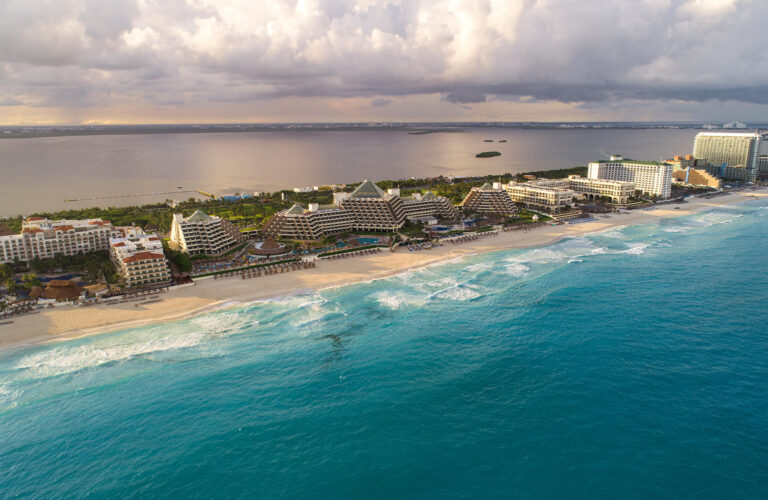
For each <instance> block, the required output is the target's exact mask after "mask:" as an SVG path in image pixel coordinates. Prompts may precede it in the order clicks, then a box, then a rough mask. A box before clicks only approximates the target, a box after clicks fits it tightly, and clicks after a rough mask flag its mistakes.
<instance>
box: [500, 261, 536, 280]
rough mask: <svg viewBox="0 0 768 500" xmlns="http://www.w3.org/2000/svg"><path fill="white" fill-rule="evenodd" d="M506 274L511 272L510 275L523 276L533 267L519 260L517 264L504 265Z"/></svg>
mask: <svg viewBox="0 0 768 500" xmlns="http://www.w3.org/2000/svg"><path fill="white" fill-rule="evenodd" d="M503 269H504V271H503V272H504V274H509V275H510V276H517V277H522V276H525V275H526V274H528V273H529V272H530V271H531V268H530V267H528V266H526V265H525V264H521V263H519V262H517V263H515V264H509V265H507V266H504V268H503Z"/></svg>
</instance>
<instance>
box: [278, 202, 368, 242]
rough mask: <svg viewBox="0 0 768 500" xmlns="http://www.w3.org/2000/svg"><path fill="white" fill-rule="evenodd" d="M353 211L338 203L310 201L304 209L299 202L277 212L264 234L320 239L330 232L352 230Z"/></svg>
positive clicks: (337, 232) (293, 238)
mask: <svg viewBox="0 0 768 500" xmlns="http://www.w3.org/2000/svg"><path fill="white" fill-rule="evenodd" d="M353 227H354V220H353V218H352V213H351V212H350V211H348V210H342V209H341V208H339V207H338V206H337V205H318V204H317V203H310V204H309V209H304V207H302V206H301V205H299V204H298V203H297V204H295V205H293V206H292V207H291V208H289V209H288V210H283V211H282V212H278V213H277V214H275V215H274V216H273V217H272V218H271V219H270V220H269V222H267V224H266V225H265V226H264V234H265V235H266V236H271V237H272V238H284V239H289V240H318V239H320V238H323V237H325V236H328V235H329V234H339V233H344V232H347V231H351V230H352V228H353Z"/></svg>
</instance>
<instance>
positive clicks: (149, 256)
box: [123, 252, 163, 262]
mask: <svg viewBox="0 0 768 500" xmlns="http://www.w3.org/2000/svg"><path fill="white" fill-rule="evenodd" d="M162 258H163V255H162V254H157V253H152V252H139V253H136V254H133V255H131V256H130V257H126V258H124V259H123V262H139V261H142V260H156V259H162Z"/></svg>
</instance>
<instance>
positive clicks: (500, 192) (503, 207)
mask: <svg viewBox="0 0 768 500" xmlns="http://www.w3.org/2000/svg"><path fill="white" fill-rule="evenodd" d="M461 206H462V207H464V208H465V209H466V210H470V211H473V212H477V213H481V214H498V215H504V216H511V215H515V214H516V213H517V207H516V206H515V204H514V203H513V202H512V198H510V196H509V194H507V192H506V191H504V189H502V187H501V184H500V183H498V182H497V183H494V185H493V186H491V185H490V184H489V183H487V182H486V183H485V184H483V185H482V186H480V187H473V188H472V189H471V190H470V191H469V193H468V194H467V196H466V197H465V198H464V199H463V200H462V201H461Z"/></svg>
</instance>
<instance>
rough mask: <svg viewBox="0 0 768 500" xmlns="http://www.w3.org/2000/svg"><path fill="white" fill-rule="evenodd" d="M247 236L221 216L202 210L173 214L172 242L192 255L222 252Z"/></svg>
mask: <svg viewBox="0 0 768 500" xmlns="http://www.w3.org/2000/svg"><path fill="white" fill-rule="evenodd" d="M244 239H245V237H244V236H243V235H242V234H240V231H238V230H237V228H236V227H235V226H234V225H232V223H231V222H229V221H226V220H224V219H222V218H220V217H214V216H211V215H207V214H205V213H203V212H201V211H200V210H196V211H195V213H193V214H192V215H190V216H189V217H186V218H185V217H184V216H183V215H182V214H173V222H172V224H171V242H172V243H173V245H175V246H176V247H177V248H178V249H179V250H180V251H182V252H186V253H188V254H190V255H196V254H209V255H215V254H220V253H222V252H223V251H225V250H226V249H228V248H229V247H231V246H232V245H234V244H235V242H238V241H243V240H244Z"/></svg>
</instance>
